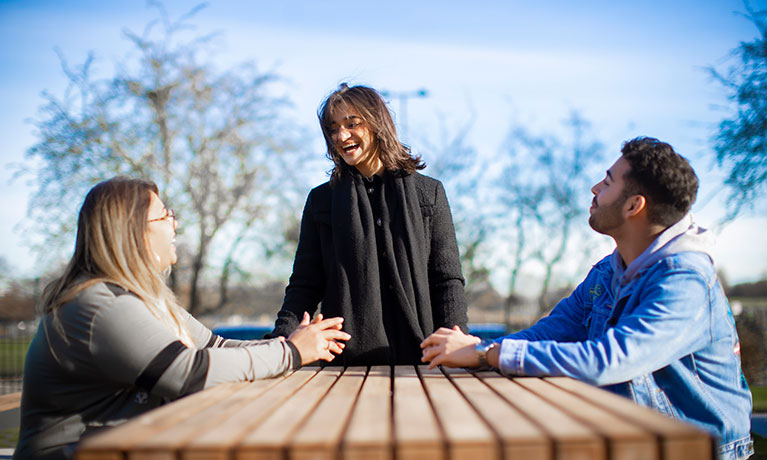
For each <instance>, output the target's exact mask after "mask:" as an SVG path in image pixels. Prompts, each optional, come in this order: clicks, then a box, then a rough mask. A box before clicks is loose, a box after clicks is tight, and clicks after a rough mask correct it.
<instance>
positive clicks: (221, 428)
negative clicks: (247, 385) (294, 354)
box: [182, 367, 319, 460]
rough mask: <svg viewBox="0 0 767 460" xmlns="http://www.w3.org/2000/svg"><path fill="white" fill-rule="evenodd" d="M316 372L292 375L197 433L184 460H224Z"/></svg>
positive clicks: (311, 369)
mask: <svg viewBox="0 0 767 460" xmlns="http://www.w3.org/2000/svg"><path fill="white" fill-rule="evenodd" d="M317 371H319V368H317V367H305V368H302V369H299V370H297V371H295V372H294V373H293V374H291V375H290V376H288V377H287V378H286V379H285V380H284V381H281V382H280V384H279V385H275V386H271V387H270V388H268V389H267V390H266V391H265V392H264V393H263V394H261V396H259V397H258V398H256V399H254V400H252V401H249V402H247V403H246V404H243V405H242V406H241V407H240V408H237V409H236V410H234V411H232V412H230V413H228V414H227V418H226V419H225V420H223V421H220V423H218V424H217V425H216V426H214V427H212V428H210V429H209V430H208V431H207V432H205V433H200V434H199V435H198V436H197V437H196V438H194V439H192V440H190V441H189V442H188V443H187V444H186V445H185V446H184V448H183V451H182V458H183V459H184V460H198V459H199V460H203V459H205V460H215V459H221V460H227V459H229V458H230V457H229V453H230V451H231V450H233V449H234V448H235V447H236V445H237V444H238V443H239V442H240V440H241V439H242V438H243V437H244V436H245V435H246V434H247V433H249V432H250V431H252V430H254V429H255V427H257V426H258V425H260V424H261V422H263V420H264V419H265V418H266V416H268V415H269V414H271V413H272V412H273V411H274V410H276V409H277V408H279V407H280V406H281V405H282V404H283V402H285V401H286V400H287V399H288V398H289V397H291V396H292V395H293V394H294V393H295V392H296V391H298V389H299V388H301V387H302V386H303V385H304V384H306V382H307V381H309V380H310V379H311V378H312V377H314V376H315V375H316V374H317Z"/></svg>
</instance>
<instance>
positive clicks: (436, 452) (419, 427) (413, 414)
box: [393, 366, 446, 460]
mask: <svg viewBox="0 0 767 460" xmlns="http://www.w3.org/2000/svg"><path fill="white" fill-rule="evenodd" d="M394 375H395V378H394V394H393V404H394V407H393V410H394V413H393V417H394V449H395V451H396V455H395V457H396V458H397V459H398V460H440V459H443V458H445V454H446V453H445V452H444V447H443V446H444V445H443V440H442V433H441V432H440V429H439V425H438V424H437V418H436V416H435V415H434V411H432V409H431V404H430V403H429V400H428V398H427V397H426V392H425V391H424V388H423V385H422V384H421V380H420V378H419V377H418V374H417V373H416V370H415V367H413V366H397V367H395V368H394Z"/></svg>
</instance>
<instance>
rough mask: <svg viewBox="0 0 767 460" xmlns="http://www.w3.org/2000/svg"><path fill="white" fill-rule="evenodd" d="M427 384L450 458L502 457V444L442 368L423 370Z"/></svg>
mask: <svg viewBox="0 0 767 460" xmlns="http://www.w3.org/2000/svg"><path fill="white" fill-rule="evenodd" d="M419 370H420V373H421V379H422V380H423V385H424V387H425V388H426V392H427V394H428V395H429V399H430V400H431V403H432V406H433V408H434V412H435V413H436V414H437V419H438V420H439V422H440V424H441V426H442V428H443V429H444V431H445V438H446V441H447V446H448V449H449V451H450V452H449V455H450V457H455V456H464V457H471V458H485V459H495V458H500V442H499V441H496V437H495V434H494V433H493V432H492V430H490V428H489V427H488V426H487V424H486V423H485V422H484V420H482V418H481V417H480V416H479V415H478V414H477V412H476V411H475V410H474V408H473V407H472V406H471V405H470V404H469V403H468V401H466V399H465V398H464V397H463V396H462V395H461V393H460V392H459V391H458V390H457V389H456V387H455V386H454V385H452V383H451V382H450V380H448V379H446V378H444V376H443V374H442V371H441V370H440V369H427V368H426V366H421V367H420V368H419Z"/></svg>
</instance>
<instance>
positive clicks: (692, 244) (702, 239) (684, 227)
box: [610, 214, 714, 297]
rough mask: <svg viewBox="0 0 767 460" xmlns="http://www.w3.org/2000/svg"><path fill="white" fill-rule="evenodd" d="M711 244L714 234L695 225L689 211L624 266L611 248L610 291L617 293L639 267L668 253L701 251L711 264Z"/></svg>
mask: <svg viewBox="0 0 767 460" xmlns="http://www.w3.org/2000/svg"><path fill="white" fill-rule="evenodd" d="M713 247H714V237H713V235H712V234H711V232H710V231H708V230H706V229H705V228H702V227H699V226H698V224H696V223H695V221H694V219H693V216H692V214H687V215H685V216H684V217H683V218H682V219H681V220H680V221H679V222H677V223H675V224H674V225H672V226H670V227H669V228H667V229H666V230H664V231H663V232H662V233H661V234H660V235H658V237H657V238H656V239H655V241H653V242H652V243H650V246H648V247H647V249H645V250H644V252H643V253H642V254H640V255H639V257H637V258H636V259H634V261H633V262H631V263H630V264H629V266H628V267H625V269H624V267H623V259H622V258H621V255H620V254H619V253H618V250H617V249H616V250H615V251H613V254H612V257H611V258H610V264H611V265H612V267H613V270H614V271H613V278H612V291H613V292H615V293H617V292H618V291H619V289H620V287H623V286H625V285H627V284H629V282H630V281H631V280H633V279H634V278H637V277H638V276H639V274H640V272H641V271H642V270H643V269H645V268H647V267H650V266H652V265H653V264H654V263H655V262H657V261H659V260H660V259H663V258H664V257H667V256H670V255H672V254H679V253H680V252H690V251H693V252H702V253H704V254H706V255H707V256H708V258H709V260H711V263H712V264H713V263H714V258H713V257H712V256H711V251H712V249H713ZM616 297H617V295H616Z"/></svg>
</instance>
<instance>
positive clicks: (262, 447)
mask: <svg viewBox="0 0 767 460" xmlns="http://www.w3.org/2000/svg"><path fill="white" fill-rule="evenodd" d="M341 373H343V368H341V367H325V368H323V369H322V370H321V371H320V372H318V373H317V375H316V376H315V377H314V378H313V379H311V380H310V381H309V382H307V383H306V385H304V386H302V387H301V389H299V390H298V391H296V392H295V393H294V394H293V396H292V397H291V398H290V399H289V400H288V401H286V402H285V403H284V404H283V405H282V406H281V407H280V410H278V411H275V412H273V413H271V414H269V415H268V416H267V417H266V418H265V419H264V421H263V422H262V423H261V424H260V425H258V426H257V427H256V428H255V429H254V430H253V431H251V432H250V433H248V434H247V435H246V436H245V437H244V438H243V439H242V441H241V443H240V445H239V446H238V448H237V451H236V452H235V458H236V459H237V460H246V459H247V460H261V459H281V458H282V452H283V449H284V448H285V446H287V444H288V442H289V441H290V439H291V438H292V437H293V434H294V433H295V431H296V430H297V429H298V428H299V427H300V426H301V424H302V423H303V421H304V420H305V419H306V417H307V416H309V415H310V414H311V413H312V411H313V410H314V408H315V406H317V404H318V403H319V402H320V401H321V400H322V398H323V397H324V396H325V394H326V393H327V391H328V389H330V387H331V386H332V385H333V384H334V383H335V381H336V380H337V379H338V377H339V376H340V375H341Z"/></svg>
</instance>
